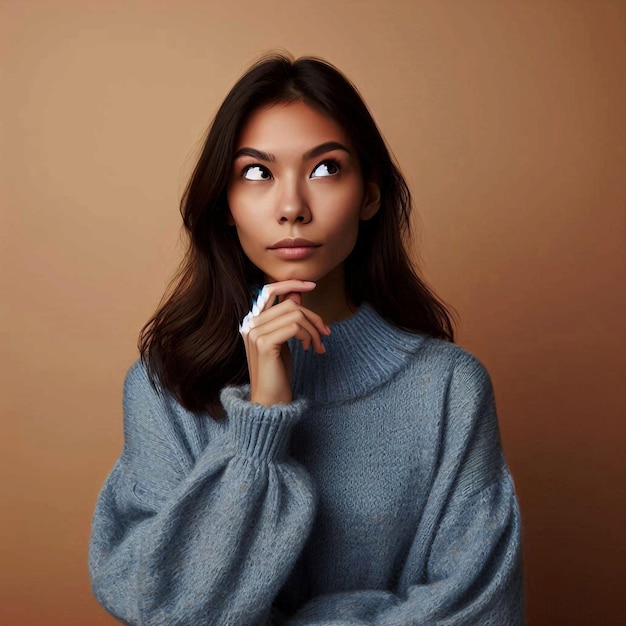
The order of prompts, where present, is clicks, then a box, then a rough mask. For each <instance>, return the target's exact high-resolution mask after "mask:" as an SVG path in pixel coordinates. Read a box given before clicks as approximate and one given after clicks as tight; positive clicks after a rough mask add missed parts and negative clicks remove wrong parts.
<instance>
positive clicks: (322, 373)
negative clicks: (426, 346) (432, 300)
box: [289, 304, 427, 405]
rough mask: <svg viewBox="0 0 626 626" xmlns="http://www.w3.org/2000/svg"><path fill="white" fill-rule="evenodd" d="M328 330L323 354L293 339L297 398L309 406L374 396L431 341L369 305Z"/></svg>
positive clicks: (291, 344)
mask: <svg viewBox="0 0 626 626" xmlns="http://www.w3.org/2000/svg"><path fill="white" fill-rule="evenodd" d="M330 328H331V334H330V335H329V336H328V337H324V338H323V341H324V346H325V347H326V353H325V354H316V353H315V352H314V351H313V350H312V349H309V350H308V351H305V350H303V349H302V345H301V344H300V342H299V341H296V340H294V339H292V340H290V341H289V348H290V350H291V354H292V358H293V371H294V397H295V398H298V397H305V398H307V399H308V400H309V405H320V404H330V403H332V404H334V403H338V402H346V401H349V400H352V399H354V398H357V397H359V396H362V395H365V394H367V393H369V392H371V391H372V390H373V389H375V388H376V387H378V386H380V385H383V384H385V383H386V382H387V381H389V380H390V379H391V378H392V377H393V376H394V375H395V374H396V372H398V371H399V370H400V369H402V368H403V367H404V366H405V364H406V363H407V361H408V360H409V359H410V358H411V355H412V354H414V353H415V352H416V350H417V349H418V348H419V347H420V346H421V345H422V344H423V343H424V341H425V340H426V339H427V336H426V335H423V334H416V333H410V332H407V331H403V330H400V329H399V328H396V327H395V326H393V325H391V324H390V323H389V322H387V321H385V320H384V319H383V318H382V317H380V315H379V314H378V313H377V312H376V311H375V310H374V309H373V308H372V307H371V306H370V305H368V304H363V305H361V307H360V308H359V309H358V310H357V312H356V313H355V314H354V315H352V316H350V317H348V318H346V319H344V320H341V321H340V322H334V323H332V324H330Z"/></svg>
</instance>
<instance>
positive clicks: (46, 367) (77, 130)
mask: <svg viewBox="0 0 626 626" xmlns="http://www.w3.org/2000/svg"><path fill="white" fill-rule="evenodd" d="M0 7H1V12H2V14H1V22H0V24H1V26H0V28H1V29H2V30H1V32H0V52H1V55H2V67H3V74H2V96H1V100H0V106H1V107H2V117H3V122H4V124H3V128H2V132H1V134H0V140H1V141H2V151H1V159H2V161H1V163H0V172H1V174H0V175H1V176H2V179H1V183H2V228H1V237H2V280H3V284H2V295H1V297H0V302H1V303H2V309H1V311H2V316H3V319H2V326H1V327H2V333H3V353H4V355H5V357H4V359H3V361H4V362H3V364H2V366H3V370H4V371H3V374H2V377H1V380H2V383H3V386H4V389H3V391H2V394H1V396H2V402H3V421H2V423H3V429H4V436H3V441H4V442H6V443H4V444H3V453H2V463H3V469H4V477H5V478H4V480H5V484H4V486H3V492H4V496H3V513H2V526H3V543H4V546H3V556H2V576H3V578H2V581H0V582H1V584H0V589H1V594H2V597H1V598H0V614H2V615H1V617H2V619H1V621H2V622H3V623H7V624H19V625H24V626H26V625H31V624H33V625H34V624H37V625H40V624H63V625H64V626H70V625H72V624H76V625H80V626H84V625H85V624H90V625H91V624H94V625H95V624H112V623H114V622H113V620H112V619H111V618H110V617H108V616H107V615H106V614H105V613H104V611H103V610H102V609H100V608H99V606H98V605H97V604H96V602H95V600H93V599H92V597H91V594H90V589H89V582H88V578H87V571H86V549H87V541H88V534H89V524H90V518H91V514H92V510H93V505H94V502H95V498H96V495H97V492H98V489H99V488H100V485H101V483H102V481H103V479H104V477H105V475H106V473H107V472H108V471H109V469H110V467H111V465H112V463H113V461H114V459H115V457H116V456H117V454H118V453H119V450H120V444H121V409H120V395H121V385H122V379H123V376H124V373H125V371H126V369H127V367H128V366H129V365H130V363H131V362H132V361H133V360H134V359H135V357H136V349H135V341H136V336H137V332H138V330H139V328H140V327H141V325H142V324H143V323H144V322H145V321H146V319H147V318H148V316H149V315H150V313H151V312H152V310H153V308H154V307H155V305H156V304H157V302H158V300H159V297H160V295H161V293H162V291H163V289H164V287H165V285H166V283H167V280H168V278H169V276H170V275H171V273H172V271H173V270H174V268H175V266H176V263H177V260H178V259H179V255H180V251H181V250H180V244H179V243H178V233H179V216H178V213H177V203H178V198H179V196H180V192H181V190H182V187H183V185H184V182H185V179H186V176H187V174H188V172H189V169H190V167H191V164H192V163H193V157H194V154H195V150H196V148H197V146H198V142H199V141H200V138H201V136H202V134H203V132H204V129H205V127H206V125H207V123H208V121H209V119H210V118H211V116H212V114H213V113H214V111H215V108H216V106H217V105H218V103H219V102H220V100H221V98H222V97H223V96H224V95H225V93H226V91H227V89H228V88H229V87H230V86H231V84H232V83H233V82H234V80H235V78H236V77H237V76H238V75H239V73H240V72H241V71H242V70H243V69H244V68H245V67H246V66H247V65H248V64H249V63H250V62H251V61H253V60H254V59H255V58H256V57H257V56H258V55H259V54H261V53H262V52H264V51H267V50H269V49H273V48H277V47H282V48H285V49H288V50H290V51H291V52H292V53H294V54H296V55H301V54H317V55H321V56H324V57H326V58H328V59H329V60H331V61H332V62H334V63H336V64H337V65H338V66H339V67H340V68H342V69H343V70H344V71H345V72H346V73H347V74H348V75H349V76H350V77H352V79H353V80H354V81H355V82H356V83H357V85H358V86H359V87H360V89H361V91H362V93H363V94H364V96H365V98H366V100H367V101H368V103H369V104H370V106H371V109H372V110H373V112H374V115H375V117H376V118H377V120H378V122H379V124H380V126H381V128H382V129H383V132H384V133H385V136H386V137H387V139H388V140H389V143H390V145H391V146H392V147H393V150H394V152H395V154H396V156H397V158H398V160H399V161H400V163H401V165H402V168H403V170H404V172H405V173H406V174H407V177H408V179H409V181H410V184H411V186H412V189H413V191H414V194H415V199H416V203H417V207H418V210H419V219H418V220H417V221H416V225H417V226H418V227H419V228H420V238H419V241H418V242H417V243H416V254H418V255H419V257H420V258H421V260H422V266H423V269H424V272H425V275H426V276H427V278H428V279H429V281H430V282H431V283H432V284H434V285H435V286H436V288H437V289H438V291H439V293H440V294H441V295H442V296H443V297H444V298H445V299H446V300H447V301H448V302H450V303H452V304H453V305H455V307H456V309H457V310H458V312H459V314H460V316H461V319H462V325H461V329H460V330H461V332H460V336H459V341H460V343H461V344H463V345H465V346H466V347H468V348H469V349H470V350H472V351H473V352H474V353H475V354H477V355H478V356H479V357H480V358H481V359H482V360H483V362H484V363H485V364H486V366H487V367H488V369H489V370H490V372H491V374H492V377H493V380H494V383H495V387H496V397H497V403H498V408H499V413H500V419H501V425H502V433H503V439H504V444H505V448H506V452H507V454H508V459H509V462H510V465H511V467H512V470H513V473H514V476H515V479H516V484H517V488H518V492H519V497H520V501H521V505H522V510H523V515H524V531H525V559H526V567H527V595H528V614H529V620H528V623H529V624H530V625H531V626H540V625H546V624H549V625H554V624H564V625H568V626H575V625H578V624H580V625H582V624H585V625H588V624H611V625H612V624H618V623H620V622H621V620H620V616H621V618H622V619H624V616H625V610H624V600H623V595H624V594H623V591H622V585H623V574H624V556H625V555H624V547H625V541H624V531H623V529H624V526H625V522H626V519H625V517H626V516H625V510H624V509H625V504H624V502H625V499H624V489H623V485H624V478H625V475H624V474H625V472H624V462H623V451H624V443H625V437H624V435H625V426H624V415H625V411H624V408H625V403H624V391H623V388H620V383H621V382H622V380H623V378H624V373H625V369H624V366H625V357H624V354H625V347H626V346H625V341H624V339H625V336H624V330H623V322H624V317H623V316H624V314H623V311H624V309H625V305H626V302H625V296H624V278H625V276H624V265H625V263H624V261H625V259H624V235H625V222H624V216H625V211H624V209H625V206H624V204H625V203H624V198H625V193H624V182H623V177H624V171H626V158H625V157H626V153H625V145H626V136H625V123H624V110H626V98H625V89H624V85H625V84H626V81H625V77H624V67H625V66H626V46H625V43H624V41H625V36H624V26H625V21H626V5H625V3H624V2H620V1H618V0H615V1H610V0H588V1H587V2H585V1H575V0H563V1H559V0H546V1H545V2H539V1H536V2H533V1H529V2H522V1H519V2H506V1H499V0H494V1H481V0H475V1H474V2H454V1H442V0H432V1H427V0H426V1H408V0H407V1H406V2H401V1H396V2H393V1H392V2H383V1H382V0H376V1H373V2H367V1H363V0H358V1H357V0H355V1H353V2H350V1H347V0H344V1H342V2H334V3H332V2H311V1H309V0H299V1H295V2H294V1H293V0H292V1H291V2H287V1H284V2H279V1H273V0H265V1H263V2H259V1H258V0H239V1H238V2H226V1H223V2H214V1H211V0H208V1H207V0H204V1H200V0H198V1H197V2H194V1H192V0H183V1H179V2H165V1H157V0H150V1H148V0H145V1H144V2H140V1H136V2H127V1H122V0H107V1H106V2H105V1H104V0H101V1H100V2H96V1H89V0H74V1H71V0H56V1H55V2H46V1H44V0H32V1H30V2H24V1H22V0H0ZM7 433H8V437H7Z"/></svg>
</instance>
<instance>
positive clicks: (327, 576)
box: [89, 305, 523, 626]
mask: <svg viewBox="0 0 626 626" xmlns="http://www.w3.org/2000/svg"><path fill="white" fill-rule="evenodd" d="M331 327H332V334H331V335H330V336H329V337H326V338H324V343H325V345H326V348H327V352H326V353H325V354H323V355H319V354H314V353H313V351H312V350H310V351H308V352H305V351H304V350H302V348H301V347H300V344H299V343H298V342H294V341H292V342H290V348H291V351H292V355H293V363H294V383H293V389H294V398H295V399H294V401H293V402H292V403H290V404H286V405H276V406H271V407H264V406H261V405H258V404H252V403H250V402H249V400H248V393H249V389H248V388H247V387H246V386H242V387H229V388H226V389H224V390H223V391H222V395H221V398H222V403H223V405H224V408H225V410H226V414H227V417H226V418H225V419H223V420H220V421H216V420H213V419H211V418H210V417H208V416H207V415H197V414H193V413H191V412H189V411H186V410H185V409H183V408H182V407H181V406H180V404H178V403H177V402H176V401H175V400H174V399H173V397H172V396H171V395H170V394H168V393H167V392H162V393H160V394H157V393H155V391H154V389H153V388H152V387H151V386H150V383H149V382H148V378H147V375H146V372H145V370H144V368H143V366H142V365H141V363H140V362H137V363H135V364H134V365H133V366H132V367H131V369H130V371H129V372H128V374H127V377H126V381H125V389H124V436H125V440H124V447H123V450H122V454H121V456H120V458H119V459H118V461H117V462H116V464H115V466H114V468H113V470H112V472H111V473H110V475H109V476H108V478H107V480H106V482H105V484H104V487H103V489H102V491H101V493H100V496H99V499H98V503H97V507H96V511H95V516H94V522H93V529H92V536H91V546H90V555H89V557H90V558H89V561H90V572H91V577H92V585H93V590H94V593H95V595H96V597H97V598H98V600H99V601H100V602H101V603H102V604H103V605H104V607H105V608H106V609H107V610H108V611H110V612H111V613H112V614H113V615H114V616H116V617H117V618H119V619H120V620H122V621H123V622H125V623H128V624H147V625H151V626H152V625H163V626H172V625H189V626H203V625H215V626H231V625H232V626H248V625H250V626H267V625H269V624H281V625H288V626H313V625H315V626H357V625H366V624H372V625H373V624H376V625H377V626H392V625H393V626H409V625H411V626H426V625H428V626H433V625H441V626H443V625H446V626H469V625H480V626H489V625H491V626H517V625H520V624H522V623H523V592H522V571H521V556H520V517H519V510H518V506H517V502H516V498H515V492H514V487H513V482H512V479H511V476H510V474H509V472H508V469H507V466H506V462H505V460H504V457H503V454H502V449H501V445H500V439H499V434H498V424H497V417H496V412H495V404H494V396H493V391H492V386H491V381H490V378H489V375H488V373H487V372H486V370H485V369H484V367H483V366H482V365H481V363H480V362H479V361H478V360H477V359H476V358H475V357H473V356H472V355H471V354H469V353H468V352H466V351H465V350H464V349H462V348H460V347H459V346H457V345H455V344H451V343H447V342H444V341H441V340H438V339H433V338H430V337H427V336H425V335H420V334H411V333H407V332H403V331H400V330H398V329H397V328H395V327H393V326H391V325H390V324H388V323H387V322H385V321H383V320H382V319H381V318H380V316H379V315H378V314H377V313H376V312H375V311H374V310H373V309H372V308H370V307H369V306H367V305H363V306H362V307H361V308H360V309H359V311H358V312H357V313H356V314H355V315H353V316H352V317H350V318H348V319H347V320H344V321H341V322H338V323H335V324H333V325H332V326H331Z"/></svg>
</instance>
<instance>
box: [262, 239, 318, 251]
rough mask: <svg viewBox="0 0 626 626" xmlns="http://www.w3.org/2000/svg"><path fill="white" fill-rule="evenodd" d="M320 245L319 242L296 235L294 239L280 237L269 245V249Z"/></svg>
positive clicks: (316, 246) (315, 246)
mask: <svg viewBox="0 0 626 626" xmlns="http://www.w3.org/2000/svg"><path fill="white" fill-rule="evenodd" d="M320 245H321V244H319V243H315V242H314V241H309V240H308V239H302V238H300V237H297V238H296V239H281V240H280V241H277V242H276V243H275V244H273V245H271V246H270V250H283V249H288V248H319V247H320Z"/></svg>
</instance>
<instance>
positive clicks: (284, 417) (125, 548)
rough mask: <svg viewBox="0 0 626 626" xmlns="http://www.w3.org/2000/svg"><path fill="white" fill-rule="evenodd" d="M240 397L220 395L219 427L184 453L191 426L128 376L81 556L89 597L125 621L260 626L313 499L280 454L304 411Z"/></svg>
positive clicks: (233, 392)
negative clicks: (115, 451) (117, 440)
mask: <svg viewBox="0 0 626 626" xmlns="http://www.w3.org/2000/svg"><path fill="white" fill-rule="evenodd" d="M246 391H247V390H246V389H245V388H237V387H233V388H227V389H225V390H224V391H223V392H222V403H223V405H224V407H225V409H226V413H227V416H228V419H227V422H226V425H225V426H224V428H223V430H220V429H219V428H216V429H215V430H216V432H218V434H217V435H216V436H214V437H213V438H212V439H210V440H209V441H208V442H207V443H206V444H205V445H204V447H201V448H200V449H199V453H198V454H194V453H193V452H192V450H193V449H194V447H196V448H197V447H198V439H199V437H198V433H199V432H200V431H199V429H196V430H195V431H194V429H193V428H192V427H191V426H190V424H184V419H185V418H183V417H181V416H180V413H178V412H176V411H174V410H173V407H172V403H171V402H170V401H168V399H167V397H166V396H165V394H163V393H156V392H155V391H154V389H153V388H152V386H151V385H150V382H149V380H148V378H147V374H146V372H145V370H144V368H143V366H142V365H141V364H139V363H138V364H136V365H135V366H134V367H133V368H131V370H130V371H129V373H128V375H127V377H126V381H125V385H124V447H123V451H122V454H121V456H120V458H119V459H118V461H117V462H116V464H115V466H114V468H113V470H112V472H111V474H110V475H109V476H108V478H107V480H106V482H105V484H104V487H103V488H102V491H101V493H100V496H99V499H98V502H97V505H96V510H95V514H94V520H93V526H92V534H91V544H90V552H89V566H90V574H91V580H92V586H93V590H94V594H95V595H96V597H97V599H98V600H99V602H100V603H101V604H102V605H103V606H104V607H105V608H106V609H107V610H108V611H109V612H110V613H111V614H112V615H114V616H115V617H117V618H118V619H120V620H122V621H123V622H124V623H126V624H142V625H144V624H145V625H157V624H158V625H167V626H170V625H174V624H176V625H190V626H202V625H219V626H228V625H236V626H246V625H254V626H258V625H260V624H265V623H267V622H268V620H269V616H270V611H271V604H272V600H273V599H274V597H275V595H276V594H277V593H278V591H279V589H280V587H281V586H282V584H283V583H284V581H285V579H286V577H287V575H288V574H289V572H290V570H291V569H292V567H293V564H294V562H295V560H296V559H297V557H298V555H299V553H300V551H301V549H302V546H303V544H304V542H305V541H306V539H307V536H308V534H309V531H310V528H311V524H312V521H313V517H314V512H315V511H314V509H315V505H314V502H315V496H314V490H313V486H312V484H311V481H310V479H309V477H308V475H307V474H306V472H305V471H304V470H303V469H302V468H301V467H300V466H299V465H297V464H295V463H294V462H292V461H290V460H289V459H288V457H287V456H286V454H285V443H286V440H287V439H288V437H289V433H290V430H291V428H292V426H293V424H294V423H295V422H296V421H297V420H298V419H299V417H300V415H301V413H302V411H303V409H304V403H303V402H302V401H295V402H293V403H291V404H288V405H278V406H274V407H268V408H266V407H263V406H261V405H256V404H252V403H250V402H248V401H247V399H246V397H247V396H246ZM177 416H178V417H179V418H180V419H177ZM186 419H191V417H190V416H187V418H186ZM194 419H202V418H194ZM205 419H208V418H205ZM181 420H182V421H181ZM194 437H195V440H194V441H192V439H193V438H194Z"/></svg>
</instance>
